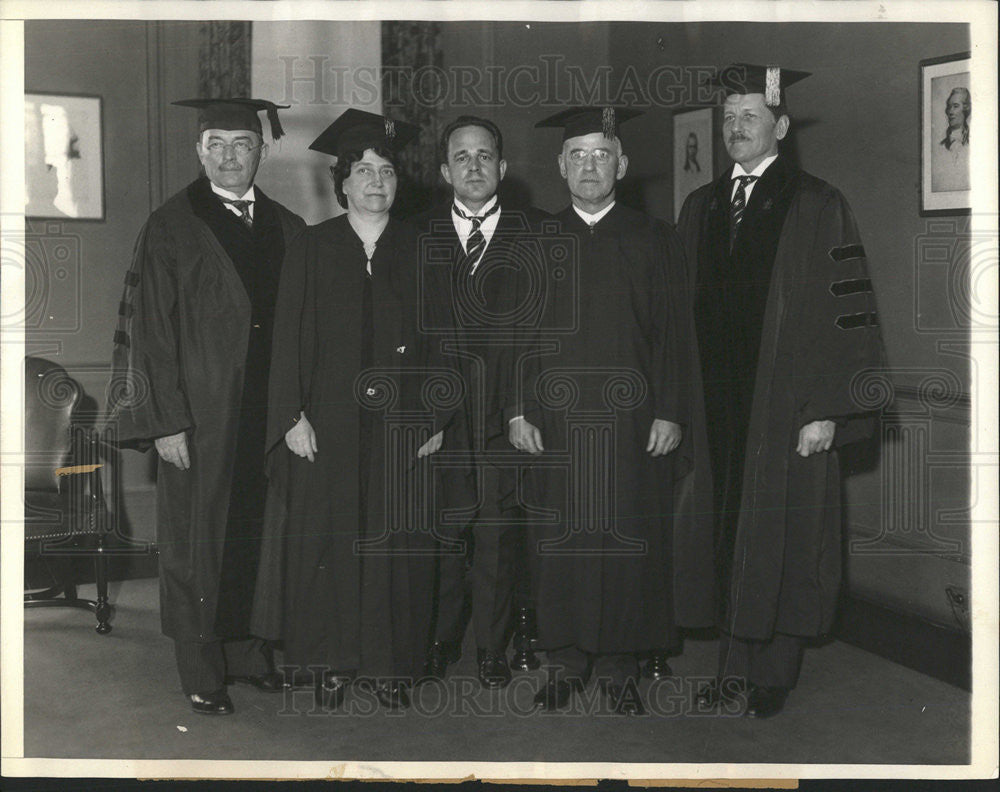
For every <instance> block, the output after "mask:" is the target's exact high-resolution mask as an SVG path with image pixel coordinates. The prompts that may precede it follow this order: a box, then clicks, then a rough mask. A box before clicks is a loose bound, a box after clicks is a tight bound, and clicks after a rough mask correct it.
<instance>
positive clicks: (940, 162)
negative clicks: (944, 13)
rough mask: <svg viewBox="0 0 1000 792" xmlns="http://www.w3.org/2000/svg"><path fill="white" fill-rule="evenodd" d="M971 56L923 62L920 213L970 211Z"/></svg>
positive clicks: (960, 55) (940, 213) (959, 55)
mask: <svg viewBox="0 0 1000 792" xmlns="http://www.w3.org/2000/svg"><path fill="white" fill-rule="evenodd" d="M971 67H972V59H971V56H970V53H968V52H961V53H957V54H955V55H945V56H943V57H940V58H928V59H927V60H922V61H920V214H921V215H922V216H928V215H957V214H969V212H970V211H971V208H972V190H971V182H970V179H971V174H970V170H969V152H970V151H971V149H970V146H969V122H970V120H971V118H970V117H971V115H972V92H971V87H970V79H969V78H970V76H971Z"/></svg>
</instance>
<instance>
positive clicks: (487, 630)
mask: <svg viewBox="0 0 1000 792" xmlns="http://www.w3.org/2000/svg"><path fill="white" fill-rule="evenodd" d="M478 488H479V493H480V496H479V500H480V508H479V511H478V513H477V514H476V519H475V522H474V523H473V525H472V540H473V550H472V564H471V567H470V568H469V591H470V595H471V598H472V625H473V629H474V630H475V635H476V646H477V648H479V649H488V650H491V651H495V652H501V651H503V650H504V648H505V647H506V645H507V638H508V634H507V633H508V628H509V626H510V618H511V610H512V603H513V597H514V581H515V578H516V571H515V566H516V559H517V549H518V541H517V540H518V531H519V530H520V529H519V528H518V527H517V526H511V525H509V524H505V523H504V521H505V520H509V519H510V518H511V516H512V513H511V512H504V510H503V509H501V505H500V500H501V495H502V488H501V482H500V471H499V470H498V469H497V468H495V467H493V466H492V465H489V464H482V465H481V466H480V468H479V482H478ZM465 574H466V562H465V558H464V557H463V556H462V555H461V554H460V553H449V554H446V555H442V556H441V557H440V565H439V581H438V607H437V624H436V627H435V630H434V640H436V641H445V642H460V641H461V639H462V632H463V628H464V624H463V623H462V618H463V614H464V612H465V608H464V597H465Z"/></svg>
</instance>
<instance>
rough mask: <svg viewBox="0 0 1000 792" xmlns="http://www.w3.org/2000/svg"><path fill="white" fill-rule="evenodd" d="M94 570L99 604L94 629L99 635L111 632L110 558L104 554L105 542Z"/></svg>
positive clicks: (95, 560) (100, 548)
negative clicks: (109, 601)
mask: <svg viewBox="0 0 1000 792" xmlns="http://www.w3.org/2000/svg"><path fill="white" fill-rule="evenodd" d="M94 571H95V574H94V578H95V580H96V582H97V604H96V606H95V608H94V614H95V615H96V616H97V627H95V628H94V629H96V630H97V633H98V634H99V635H107V634H108V633H109V632H111V605H110V604H109V603H108V558H107V556H106V555H104V547H103V543H102V546H101V547H99V548H98V554H97V557H96V558H95V559H94Z"/></svg>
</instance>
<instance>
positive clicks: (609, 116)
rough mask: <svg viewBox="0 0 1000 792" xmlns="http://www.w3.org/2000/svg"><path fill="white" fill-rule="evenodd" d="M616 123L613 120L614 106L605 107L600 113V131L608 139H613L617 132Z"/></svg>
mask: <svg viewBox="0 0 1000 792" xmlns="http://www.w3.org/2000/svg"><path fill="white" fill-rule="evenodd" d="M617 127H618V124H617V122H616V120H615V108H613V107H605V108H604V111H603V112H602V113H601V131H602V132H603V133H604V137H606V138H607V139H608V140H614V139H615V134H616V133H617V132H618V129H617Z"/></svg>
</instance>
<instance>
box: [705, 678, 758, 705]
mask: <svg viewBox="0 0 1000 792" xmlns="http://www.w3.org/2000/svg"><path fill="white" fill-rule="evenodd" d="M746 687H747V686H746V681H745V680H744V679H743V678H742V677H726V678H725V679H721V680H720V679H713V680H712V681H711V682H709V683H708V684H706V685H702V686H701V689H700V690H699V691H698V694H697V695H696V696H695V703H696V704H697V705H698V709H701V710H706V709H712V708H713V707H717V706H719V705H720V704H727V705H729V704H734V703H737V702H742V701H744V700H745V699H746Z"/></svg>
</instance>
